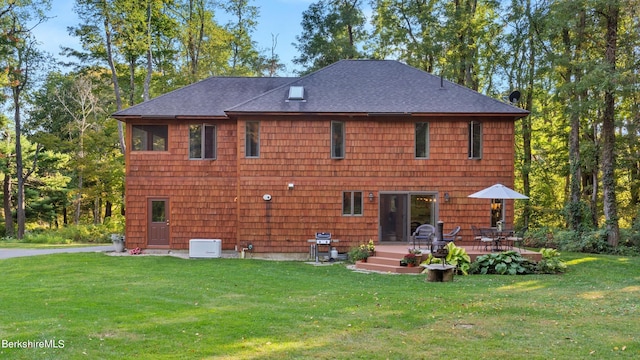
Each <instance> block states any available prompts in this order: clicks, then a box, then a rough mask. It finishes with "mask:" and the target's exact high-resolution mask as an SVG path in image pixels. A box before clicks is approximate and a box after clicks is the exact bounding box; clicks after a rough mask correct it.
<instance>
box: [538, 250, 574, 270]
mask: <svg viewBox="0 0 640 360" xmlns="http://www.w3.org/2000/svg"><path fill="white" fill-rule="evenodd" d="M540 254H542V260H540V261H539V262H538V264H537V265H536V272H537V273H539V274H558V273H563V272H565V271H566V270H567V265H566V264H565V263H564V262H563V261H562V260H560V253H559V252H558V250H556V249H540Z"/></svg>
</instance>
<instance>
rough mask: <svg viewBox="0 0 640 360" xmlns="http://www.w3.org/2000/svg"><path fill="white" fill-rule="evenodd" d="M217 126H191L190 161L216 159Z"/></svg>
mask: <svg viewBox="0 0 640 360" xmlns="http://www.w3.org/2000/svg"><path fill="white" fill-rule="evenodd" d="M216 148H217V133H216V126H215V125H200V124H198V125H189V159H216V155H217V154H216V153H217V149H216Z"/></svg>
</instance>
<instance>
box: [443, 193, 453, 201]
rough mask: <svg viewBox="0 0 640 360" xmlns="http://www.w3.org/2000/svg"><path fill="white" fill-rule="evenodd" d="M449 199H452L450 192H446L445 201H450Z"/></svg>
mask: <svg viewBox="0 0 640 360" xmlns="http://www.w3.org/2000/svg"><path fill="white" fill-rule="evenodd" d="M449 200H451V197H449V193H448V192H446V193H444V202H449Z"/></svg>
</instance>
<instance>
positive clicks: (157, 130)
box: [131, 125, 168, 151]
mask: <svg viewBox="0 0 640 360" xmlns="http://www.w3.org/2000/svg"><path fill="white" fill-rule="evenodd" d="M132 130H133V131H132V134H131V148H132V149H133V150H134V151H167V137H168V136H167V134H168V130H167V125H133V126H132Z"/></svg>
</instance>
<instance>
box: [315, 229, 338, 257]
mask: <svg viewBox="0 0 640 360" xmlns="http://www.w3.org/2000/svg"><path fill="white" fill-rule="evenodd" d="M309 242H311V243H314V242H315V245H311V253H312V256H315V258H316V262H318V261H319V260H320V246H321V245H322V246H326V247H327V254H328V255H329V256H331V243H332V242H338V240H335V239H331V233H328V232H317V233H316V238H315V239H311V240H309Z"/></svg>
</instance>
